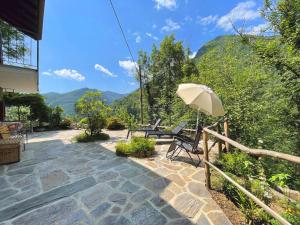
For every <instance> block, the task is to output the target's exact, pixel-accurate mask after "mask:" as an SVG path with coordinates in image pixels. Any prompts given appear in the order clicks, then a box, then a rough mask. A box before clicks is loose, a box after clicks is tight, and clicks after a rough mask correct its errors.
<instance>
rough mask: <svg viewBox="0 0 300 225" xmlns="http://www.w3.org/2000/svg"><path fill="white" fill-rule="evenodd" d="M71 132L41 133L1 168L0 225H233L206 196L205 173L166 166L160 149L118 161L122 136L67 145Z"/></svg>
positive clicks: (185, 166)
mask: <svg viewBox="0 0 300 225" xmlns="http://www.w3.org/2000/svg"><path fill="white" fill-rule="evenodd" d="M77 132H78V131H60V132H54V133H51V132H45V133H41V134H40V135H38V136H35V137H33V138H32V139H31V140H30V143H29V144H28V146H27V151H25V152H24V153H23V160H22V161H21V162H20V163H17V164H12V165H8V166H0V175H1V176H0V188H1V191H0V222H4V221H5V223H4V224H5V225H6V224H13V225H17V224H28V225H29V224H35V225H36V224H43V225H46V224H64V225H66V224H70V225H71V224H72V225H73V224H101V225H104V224H138V225H141V224H145V225H146V224H149V225H155V224H157V225H160V224H169V225H171V224H178V225H179V224H180V225H181V224H231V223H230V222H229V221H228V219H227V218H226V216H225V215H224V214H223V212H222V211H221V209H220V208H219V207H218V206H217V205H216V203H215V202H214V201H213V200H212V199H211V196H210V193H209V192H208V191H207V190H206V188H205V186H204V170H203V168H198V169H196V168H194V167H193V166H191V165H189V164H187V163H184V162H180V161H177V162H172V163H171V162H169V161H168V160H166V159H165V158H164V154H165V151H166V147H167V146H166V145H158V146H157V155H156V156H155V157H153V158H149V159H134V158H122V157H117V156H116V155H115V153H114V144H115V142H116V140H118V139H120V138H121V137H122V136H123V133H122V132H121V133H120V132H111V133H110V135H111V136H112V139H111V140H110V141H107V142H96V143H88V144H78V143H72V142H70V138H71V137H72V136H73V135H74V134H76V133H77ZM48 133H51V135H50V136H48ZM124 136H125V135H124ZM124 136H123V137H124ZM0 224H1V223H0ZM1 225H2V224H1Z"/></svg>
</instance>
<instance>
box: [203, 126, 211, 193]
mask: <svg viewBox="0 0 300 225" xmlns="http://www.w3.org/2000/svg"><path fill="white" fill-rule="evenodd" d="M203 150H204V159H205V161H207V162H209V157H208V133H207V132H206V131H203ZM205 184H206V188H207V189H211V183H210V171H209V165H208V164H207V163H205Z"/></svg>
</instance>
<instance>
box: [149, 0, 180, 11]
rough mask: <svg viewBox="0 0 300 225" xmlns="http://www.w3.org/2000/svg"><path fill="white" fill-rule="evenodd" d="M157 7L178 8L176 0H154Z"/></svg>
mask: <svg viewBox="0 0 300 225" xmlns="http://www.w3.org/2000/svg"><path fill="white" fill-rule="evenodd" d="M154 2H155V3H156V4H155V8H156V9H161V8H166V9H170V10H172V9H175V8H176V5H177V4H176V0H154Z"/></svg>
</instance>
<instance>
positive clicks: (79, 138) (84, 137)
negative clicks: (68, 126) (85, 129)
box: [73, 133, 110, 142]
mask: <svg viewBox="0 0 300 225" xmlns="http://www.w3.org/2000/svg"><path fill="white" fill-rule="evenodd" d="M109 138H110V137H109V135H108V134H105V133H98V134H94V135H93V136H90V135H88V134H86V133H81V134H78V135H76V136H75V137H74V138H73V140H75V141H76V142H93V141H106V140H108V139H109Z"/></svg>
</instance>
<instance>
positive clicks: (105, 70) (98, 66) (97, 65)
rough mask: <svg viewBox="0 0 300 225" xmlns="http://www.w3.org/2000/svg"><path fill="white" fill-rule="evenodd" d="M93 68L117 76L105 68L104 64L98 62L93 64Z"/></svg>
mask: <svg viewBox="0 0 300 225" xmlns="http://www.w3.org/2000/svg"><path fill="white" fill-rule="evenodd" d="M95 70H98V71H100V72H102V73H104V74H106V75H108V76H110V77H117V75H115V74H113V73H112V72H110V71H109V70H108V69H106V68H105V67H104V66H102V65H100V64H95Z"/></svg>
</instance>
